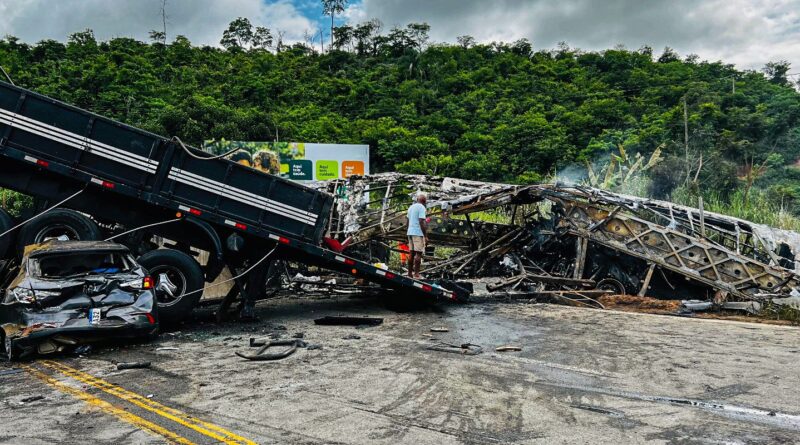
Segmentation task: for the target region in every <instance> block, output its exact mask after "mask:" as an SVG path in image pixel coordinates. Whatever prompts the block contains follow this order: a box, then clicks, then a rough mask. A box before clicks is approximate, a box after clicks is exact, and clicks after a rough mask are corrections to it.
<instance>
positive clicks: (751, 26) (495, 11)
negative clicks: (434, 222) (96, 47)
mask: <svg viewBox="0 0 800 445" xmlns="http://www.w3.org/2000/svg"><path fill="white" fill-rule="evenodd" d="M161 1H162V0H0V35H4V34H12V35H16V36H18V37H20V38H22V39H23V40H25V41H27V42H36V41H38V40H41V39H45V38H52V39H57V40H65V39H66V36H67V35H68V34H69V33H71V32H75V31H78V30H82V29H85V28H92V29H93V30H94V31H95V34H96V35H97V36H98V37H99V38H101V39H107V38H110V37H115V36H130V37H136V38H140V39H146V37H147V33H148V31H149V30H151V29H160V28H161V14H160V8H161ZM166 10H167V15H168V23H167V28H168V29H167V31H168V34H169V35H170V36H175V35H177V34H183V35H185V36H187V37H188V38H189V39H190V40H191V41H192V42H194V43H196V44H209V45H216V44H218V42H219V38H220V36H221V34H222V31H223V30H224V29H225V27H226V26H227V24H228V23H229V22H230V21H231V20H232V19H234V18H236V17H239V16H243V17H248V18H249V19H250V20H251V21H252V22H253V23H254V24H258V25H264V26H267V27H269V28H271V29H273V30H277V29H280V30H282V31H284V32H285V36H286V38H287V39H288V40H290V41H296V40H302V39H303V35H304V33H305V32H309V33H314V32H315V31H317V30H319V29H326V28H327V27H329V23H330V22H329V19H326V18H324V17H322V16H321V7H320V2H319V1H318V0H167V8H166ZM370 18H378V19H380V20H381V21H382V22H383V23H384V27H385V28H386V29H388V28H390V27H392V26H394V25H405V24H407V23H409V22H423V21H424V22H427V23H429V24H430V25H431V37H432V40H433V41H437V42H454V41H455V38H456V37H457V36H460V35H465V34H468V35H471V36H473V37H475V38H476V39H477V40H478V41H484V42H486V41H493V40H503V41H513V40H516V39H519V38H523V37H524V38H528V39H530V40H531V41H532V42H533V44H534V47H535V48H553V47H554V46H555V45H556V44H558V42H561V41H565V42H567V43H568V44H569V45H570V46H572V47H577V48H581V49H585V50H599V49H606V48H611V47H614V46H616V45H619V44H622V45H625V46H626V47H627V48H631V49H636V48H639V47H641V46H642V45H650V46H651V47H653V48H654V49H655V51H656V53H657V54H658V53H660V51H661V49H663V47H664V46H671V47H673V48H675V49H676V50H677V51H678V52H679V53H680V54H682V55H686V54H690V53H695V54H698V55H699V56H700V57H701V58H702V59H709V60H723V61H725V62H728V63H733V64H736V65H737V66H738V67H740V68H751V69H759V68H760V67H761V66H763V65H764V63H766V62H768V61H771V60H781V59H783V60H788V61H790V62H792V65H793V69H792V72H797V71H800V0H528V1H522V0H351V1H350V5H349V6H348V9H347V11H346V13H345V14H344V17H342V18H341V21H351V22H359V21H362V20H366V19H370ZM326 39H327V36H326Z"/></svg>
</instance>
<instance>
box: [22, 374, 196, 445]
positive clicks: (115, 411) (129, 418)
mask: <svg viewBox="0 0 800 445" xmlns="http://www.w3.org/2000/svg"><path fill="white" fill-rule="evenodd" d="M20 367H21V368H23V369H24V370H25V371H27V372H28V373H29V374H31V375H32V376H34V377H36V378H37V379H39V380H41V381H42V382H44V383H46V384H48V385H50V386H52V387H53V388H55V389H57V390H59V391H62V392H65V393H67V394H70V395H72V396H75V397H76V398H78V399H81V400H83V401H84V402H86V403H88V404H89V405H92V406H95V407H97V408H100V409H101V410H102V411H103V412H105V413H108V414H111V415H113V416H115V417H117V418H119V419H120V420H122V421H124V422H128V423H130V424H131V425H134V426H136V427H138V428H141V429H143V430H145V431H149V432H151V433H154V434H157V435H159V436H162V437H164V438H165V439H167V440H169V441H170V442H172V443H177V444H182V445H196V444H195V443H194V442H192V441H190V440H189V439H187V438H185V437H183V436H179V435H178V434H175V433H173V432H172V431H170V430H168V429H166V428H164V427H162V426H160V425H157V424H155V423H153V422H150V421H149V420H147V419H143V418H141V417H139V416H137V415H135V414H131V413H129V412H127V411H125V410H124V409H122V408H118V407H116V406H114V405H112V404H110V403H108V402H106V401H105V400H103V399H98V398H97V397H94V396H93V395H91V394H88V393H86V392H84V391H82V390H80V389H78V388H73V387H72V386H69V385H67V384H65V383H63V382H61V381H59V380H56V379H54V378H53V377H50V376H49V375H47V374H45V373H43V372H41V371H39V370H38V369H35V368H33V367H31V366H28V365H20Z"/></svg>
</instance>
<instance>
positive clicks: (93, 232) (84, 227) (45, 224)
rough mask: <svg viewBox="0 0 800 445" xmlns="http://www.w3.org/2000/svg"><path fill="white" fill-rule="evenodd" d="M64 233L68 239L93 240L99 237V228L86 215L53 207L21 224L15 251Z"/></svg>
mask: <svg viewBox="0 0 800 445" xmlns="http://www.w3.org/2000/svg"><path fill="white" fill-rule="evenodd" d="M62 235H65V236H67V238H69V239H70V240H76V241H95V240H99V239H100V238H101V233H100V228H99V227H97V224H96V223H95V222H94V221H92V220H91V219H90V218H89V217H88V216H85V215H83V214H82V213H78V212H76V211H74V210H69V209H53V210H51V211H49V212H47V213H45V214H44V215H42V216H40V217H38V218H36V219H34V220H33V221H31V222H29V223H28V224H25V225H24V226H22V230H20V232H19V237H18V239H17V251H18V252H19V253H20V254H22V252H24V251H25V247H26V246H29V245H31V244H37V243H41V242H44V241H46V240H47V239H49V238H58V237H59V236H62Z"/></svg>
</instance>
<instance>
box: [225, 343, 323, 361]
mask: <svg viewBox="0 0 800 445" xmlns="http://www.w3.org/2000/svg"><path fill="white" fill-rule="evenodd" d="M276 346H287V348H286V349H284V350H282V351H280V352H275V353H267V351H268V350H269V348H272V347H276ZM306 346H307V345H306V343H305V342H304V341H302V340H298V339H294V340H271V341H267V340H257V339H255V338H251V339H250V347H251V348H256V347H257V348H259V350H258V352H256V353H255V354H252V355H247V354H243V353H241V352H236V355H238V356H239V357H241V358H244V359H247V360H252V361H270V360H281V359H284V358H286V357H288V356H290V355H292V354H294V353H295V352H297V348H305V347H306Z"/></svg>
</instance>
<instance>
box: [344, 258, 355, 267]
mask: <svg viewBox="0 0 800 445" xmlns="http://www.w3.org/2000/svg"><path fill="white" fill-rule="evenodd" d="M344 264H347V265H349V266H352V265H354V264H356V262H355V261H353V260H351V259H350V258H345V259H344Z"/></svg>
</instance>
